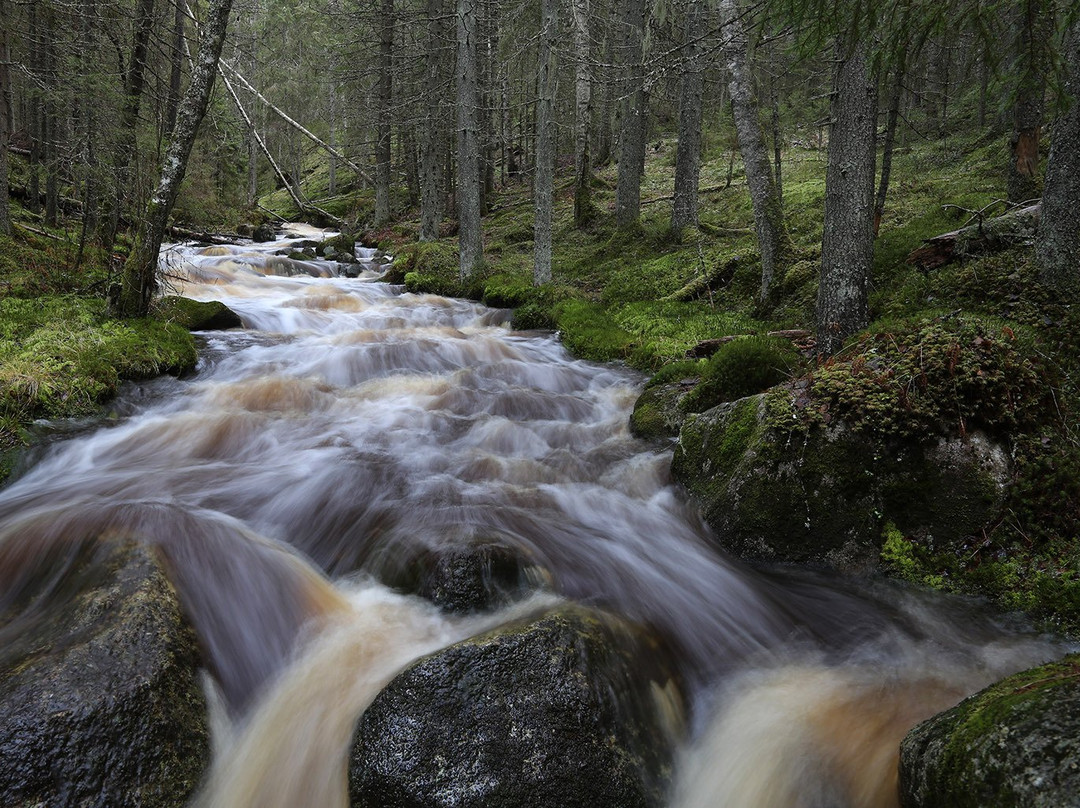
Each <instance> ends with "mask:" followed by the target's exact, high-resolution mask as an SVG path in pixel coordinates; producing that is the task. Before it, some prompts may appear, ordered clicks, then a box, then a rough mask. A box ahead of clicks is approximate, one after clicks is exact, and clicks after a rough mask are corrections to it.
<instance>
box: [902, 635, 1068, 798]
mask: <svg viewBox="0 0 1080 808" xmlns="http://www.w3.org/2000/svg"><path fill="white" fill-rule="evenodd" d="M900 792H901V804H902V805H903V806H905V808H1063V807H1064V806H1077V805H1080V655H1076V654H1074V655H1072V656H1069V657H1066V658H1065V659H1063V660H1061V661H1059V662H1054V663H1051V664H1049V665H1044V666H1042V667H1038V668H1033V669H1032V670H1028V671H1025V672H1023V673H1018V674H1016V675H1015V676H1010V677H1009V678H1007V679H1004V680H1002V681H1001V682H998V683H997V684H995V685H991V686H990V687H988V688H986V689H985V690H983V691H981V692H979V693H976V694H975V695H974V696H971V697H970V698H967V699H965V700H964V701H962V702H961V703H960V704H959V705H957V706H956V707H954V708H952V709H951V710H948V711H946V712H944V713H940V714H939V715H937V716H934V717H933V718H931V719H929V720H927V721H924V722H923V723H921V724H919V725H918V726H916V727H915V728H914V729H913V730H911V732H910V733H908V735H907V737H906V738H905V739H904V741H903V743H902V744H901V746H900Z"/></svg>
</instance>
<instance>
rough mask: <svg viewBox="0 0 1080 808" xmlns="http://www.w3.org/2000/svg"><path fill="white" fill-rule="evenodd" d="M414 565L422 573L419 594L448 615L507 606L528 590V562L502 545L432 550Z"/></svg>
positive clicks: (483, 544) (474, 545)
mask: <svg viewBox="0 0 1080 808" xmlns="http://www.w3.org/2000/svg"><path fill="white" fill-rule="evenodd" d="M414 563H415V564H416V566H417V568H418V570H419V581H418V583H417V587H416V590H417V593H418V594H419V595H420V596H421V597H424V598H427V599H428V600H430V601H431V602H432V603H434V604H436V605H437V606H439V607H441V608H442V609H443V610H444V611H447V612H474V611H480V610H483V609H493V608H496V607H498V606H504V605H506V604H507V603H508V602H510V601H511V600H513V599H514V598H515V597H517V596H518V595H520V594H521V593H522V592H523V591H524V590H525V588H526V587H525V584H526V578H527V572H526V568H525V562H524V560H523V559H522V558H521V557H520V556H519V554H518V553H517V552H516V551H515V550H513V549H511V548H509V547H506V546H504V545H501V544H493V543H478V544H473V545H465V546H455V547H448V548H442V549H439V550H431V551H429V552H427V553H425V554H424V555H423V556H422V557H421V558H419V559H417V560H416V561H415V562H414Z"/></svg>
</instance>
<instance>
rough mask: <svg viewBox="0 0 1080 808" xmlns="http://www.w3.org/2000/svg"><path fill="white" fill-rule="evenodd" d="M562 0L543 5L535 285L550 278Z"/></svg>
mask: <svg viewBox="0 0 1080 808" xmlns="http://www.w3.org/2000/svg"><path fill="white" fill-rule="evenodd" d="M558 2H559V0H542V3H541V5H540V24H541V31H540V64H539V67H540V76H539V79H540V80H539V88H538V89H539V97H538V98H537V102H536V177H535V180H534V182H533V199H534V200H535V210H536V214H535V218H534V221H533V284H535V285H536V286H539V285H540V284H543V283H547V282H548V281H550V280H551V208H552V203H553V199H552V195H553V192H554V180H555V81H556V76H555V41H556V38H557V37H558V35H559V22H558V6H557V3H558Z"/></svg>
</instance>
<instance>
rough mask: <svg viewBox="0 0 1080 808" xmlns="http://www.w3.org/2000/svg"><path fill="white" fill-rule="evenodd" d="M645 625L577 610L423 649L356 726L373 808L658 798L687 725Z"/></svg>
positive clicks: (554, 807) (581, 807) (360, 797)
mask: <svg viewBox="0 0 1080 808" xmlns="http://www.w3.org/2000/svg"><path fill="white" fill-rule="evenodd" d="M662 658H663V657H662V655H661V653H660V652H659V651H658V649H657V647H656V644H655V642H654V641H653V639H652V638H651V636H650V635H648V634H647V633H646V632H645V631H644V630H642V629H640V628H638V627H635V626H630V625H628V624H626V623H622V622H618V621H616V620H614V619H613V618H609V617H607V616H605V615H601V614H599V613H596V612H591V611H587V610H585V609H580V608H576V607H563V608H561V609H558V610H556V611H554V612H551V613H549V614H547V615H545V616H543V617H541V618H539V619H537V620H535V621H534V622H528V623H523V624H518V625H512V626H507V627H504V628H501V629H499V630H496V631H494V632H492V633H489V634H486V635H482V636H480V637H476V638H473V639H470V640H466V641H464V642H461V643H458V644H457V645H454V646H451V647H450V648H447V649H445V650H443V651H441V652H438V653H435V654H432V655H431V656H429V657H426V658H424V659H421V660H420V661H419V662H417V663H416V664H414V665H413V666H412V667H411V668H409V669H407V670H406V671H405V672H404V673H402V674H400V675H399V676H398V677H397V678H396V679H394V680H393V681H392V682H391V683H390V684H389V685H388V686H387V687H386V689H385V690H384V691H383V692H382V693H380V694H379V696H378V697H377V698H376V699H375V701H374V702H373V703H372V704H371V706H370V707H369V708H368V710H367V711H366V712H365V714H364V715H363V717H362V718H361V719H360V723H359V726H358V729H357V733H356V737H355V740H354V746H353V752H352V759H351V766H350V772H349V794H350V803H351V805H352V806H354V807H357V808H359V807H361V806H363V807H365V808H376V807H377V808H449V807H450V806H456V807H457V808H466V806H476V807H477V808H479V807H480V806H495V805H497V806H499V808H653V807H655V806H660V805H662V804H663V796H664V793H665V789H666V787H667V785H668V783H669V780H670V776H671V760H672V749H673V747H674V744H675V738H676V736H677V735H678V734H679V733H680V732H681V721H682V705H681V699H680V697H679V695H678V688H677V686H676V685H675V684H674V683H673V679H672V678H671V677H670V675H669V674H668V673H667V672H666V669H665V667H664V665H663V663H662V662H661V661H660V660H662Z"/></svg>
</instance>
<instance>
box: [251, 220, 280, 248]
mask: <svg viewBox="0 0 1080 808" xmlns="http://www.w3.org/2000/svg"><path fill="white" fill-rule="evenodd" d="M276 238H277V229H276V228H275V227H274V226H273V225H272V224H270V223H269V222H263V223H262V224H260V225H259V226H258V227H256V228H255V230H254V231H252V233H251V240H252V241H255V242H258V243H262V242H266V241H273V240H274V239H276Z"/></svg>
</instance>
